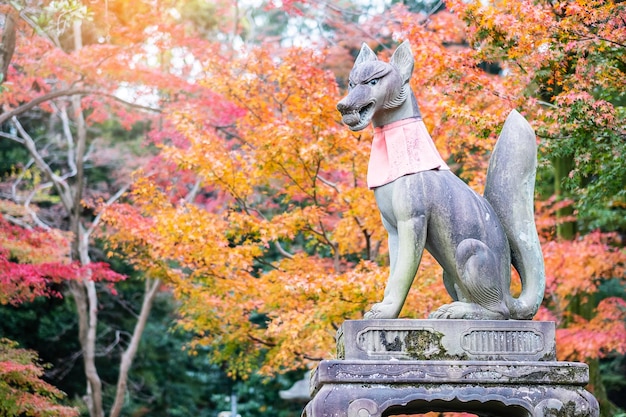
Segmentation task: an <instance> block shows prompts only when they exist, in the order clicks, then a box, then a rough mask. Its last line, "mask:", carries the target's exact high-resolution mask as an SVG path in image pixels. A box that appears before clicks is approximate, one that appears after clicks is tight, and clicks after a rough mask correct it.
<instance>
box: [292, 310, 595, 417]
mask: <svg viewBox="0 0 626 417" xmlns="http://www.w3.org/2000/svg"><path fill="white" fill-rule="evenodd" d="M554 333H555V330H554V324H553V323H546V322H526V321H525V322H518V321H484V320H477V321H472V320H397V319H394V320H354V321H346V322H345V323H344V324H343V325H342V326H341V328H340V330H339V332H338V340H337V345H338V348H339V349H338V357H339V359H333V360H324V361H322V362H320V364H319V365H318V367H317V369H316V370H315V372H314V373H313V375H312V377H311V394H312V400H311V401H310V402H309V403H308V404H307V406H306V408H305V410H304V411H303V414H302V415H303V416H304V417H331V416H332V417H383V416H391V415H397V414H420V413H426V412H429V411H440V412H444V411H464V412H470V413H474V414H476V415H482V416H496V415H498V416H513V417H516V416H519V417H521V416H524V417H526V416H532V417H535V416H536V417H539V416H541V417H543V416H556V417H565V416H571V417H574V416H575V417H597V416H598V415H599V411H598V410H599V408H598V403H597V401H596V399H595V398H594V397H593V395H591V394H590V393H589V392H587V391H586V390H585V389H584V386H585V385H586V384H587V383H588V380H589V371H588V367H587V365H585V364H583V363H574V362H558V361H556V360H555V359H554V350H555V349H554V348H555V343H554Z"/></svg>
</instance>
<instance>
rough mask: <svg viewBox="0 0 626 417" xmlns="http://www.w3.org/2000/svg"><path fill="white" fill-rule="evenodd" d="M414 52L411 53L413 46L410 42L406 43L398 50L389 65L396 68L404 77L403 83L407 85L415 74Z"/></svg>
mask: <svg viewBox="0 0 626 417" xmlns="http://www.w3.org/2000/svg"><path fill="white" fill-rule="evenodd" d="M414 62H415V60H414V59H413V52H411V45H410V44H409V41H404V42H402V43H401V44H400V46H398V48H396V50H395V52H394V53H393V56H392V57H391V60H390V61H389V63H390V64H391V65H393V66H394V67H396V68H397V69H398V71H399V72H400V76H401V77H402V82H404V83H406V82H408V81H409V79H410V78H411V74H412V73H413V63H414Z"/></svg>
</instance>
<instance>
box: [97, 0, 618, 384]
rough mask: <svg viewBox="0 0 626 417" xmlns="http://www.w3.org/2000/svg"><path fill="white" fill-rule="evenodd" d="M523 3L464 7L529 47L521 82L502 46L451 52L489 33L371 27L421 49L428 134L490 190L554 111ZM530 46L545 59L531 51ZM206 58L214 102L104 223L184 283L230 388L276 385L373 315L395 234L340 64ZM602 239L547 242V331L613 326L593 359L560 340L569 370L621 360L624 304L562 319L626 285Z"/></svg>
mask: <svg viewBox="0 0 626 417" xmlns="http://www.w3.org/2000/svg"><path fill="white" fill-rule="evenodd" d="M499 3H500V2H499ZM509 3H511V4H509ZM513 3H514V2H506V4H507V5H508V6H510V7H511V8H512V11H509V12H508V13H502V11H498V10H495V9H492V8H481V7H480V6H479V3H476V5H474V3H472V4H471V5H467V4H465V3H463V2H452V3H451V5H452V6H454V9H455V11H456V12H458V13H460V14H462V13H467V14H468V15H469V16H471V17H472V18H473V19H475V20H476V21H478V22H479V24H480V25H483V26H484V27H485V28H487V29H489V31H490V32H489V33H498V34H499V36H501V37H502V39H501V41H502V42H512V38H513V37H514V36H515V35H519V37H518V38H519V39H518V40H517V41H518V42H519V45H518V46H519V48H518V49H516V48H512V49H511V48H509V49H508V50H507V58H508V59H510V60H513V61H514V62H513V61H511V62H508V63H504V64H503V65H504V69H505V70H507V71H508V72H509V74H511V76H507V77H496V76H493V75H489V74H487V73H485V72H484V71H482V70H481V69H480V68H479V64H480V63H481V62H482V61H483V60H484V59H485V57H487V56H490V57H491V56H492V55H490V54H488V53H487V52H489V53H493V52H494V51H493V50H489V51H485V50H481V49H472V48H466V47H462V46H459V47H456V48H448V47H445V45H444V44H445V43H446V42H460V41H461V40H463V39H465V38H464V37H465V36H470V37H472V36H478V35H479V34H478V32H472V30H470V31H469V32H467V33H465V34H464V33H463V31H462V25H461V23H460V20H459V19H458V18H457V17H456V16H455V15H452V14H449V13H441V14H437V15H436V16H432V19H431V20H429V21H424V20H423V19H418V18H416V16H415V15H412V14H410V13H408V12H407V11H406V10H405V9H404V8H402V7H401V6H397V7H394V8H393V9H392V10H391V11H390V12H389V14H388V15H385V16H384V17H378V18H377V19H374V20H375V21H376V25H375V26H376V28H377V30H378V31H379V33H381V34H383V35H384V34H387V35H389V34H393V37H394V40H404V39H408V40H410V41H411V44H412V49H413V53H414V55H415V58H416V69H415V72H414V76H413V79H412V86H413V88H414V90H415V91H416V95H417V99H418V101H419V103H420V106H421V110H422V113H423V115H424V119H425V121H426V123H427V126H428V128H429V130H430V131H431V134H432V136H433V138H434V140H435V141H436V143H437V145H438V148H439V149H440V151H441V153H442V155H443V156H444V158H446V159H447V160H448V161H449V162H450V164H451V166H452V167H453V168H454V169H455V170H456V171H457V172H458V173H459V174H460V175H461V176H462V177H463V178H464V179H466V180H467V181H469V182H470V184H471V185H472V186H474V187H475V188H476V189H477V190H478V191H481V188H482V186H483V184H484V174H485V168H486V161H487V156H488V154H489V152H490V150H491V148H492V146H493V144H494V143H495V140H496V137H497V133H498V128H499V126H501V125H502V122H503V120H504V119H505V117H506V116H507V114H508V113H509V111H510V110H511V109H512V108H516V107H519V106H522V105H524V106H526V105H529V106H531V107H524V109H527V110H528V113H529V114H530V115H532V114H540V113H541V112H539V111H537V109H536V108H535V107H532V105H533V103H534V102H533V100H532V99H529V98H528V97H527V96H526V94H527V88H528V86H529V85H530V84H531V80H532V76H533V69H534V68H535V67H536V66H537V65H538V63H539V62H540V61H541V59H542V54H543V52H541V51H542V49H541V48H540V47H541V45H542V44H543V43H542V41H541V39H542V37H545V36H547V34H548V31H549V30H550V28H549V27H548V28H543V27H542V26H541V25H539V24H538V22H541V21H543V19H547V11H546V10H545V9H543V8H542V7H540V6H537V7H533V6H531V5H530V3H528V2H520V5H519V6H515V5H514V4H513ZM513 12H519V13H521V14H523V15H524V16H525V17H527V18H528V19H529V20H528V21H525V22H524V23H522V20H521V19H519V20H517V19H515V18H513V17H511V16H514V15H515V14H514V13H513ZM374 20H373V21H374ZM527 22H532V23H533V25H531V26H530V27H527ZM368 25H373V23H372V22H366V23H365V24H364V25H363V26H364V30H366V29H367V26H368ZM493 36H495V35H493ZM470 39H471V38H470ZM516 39H517V38H516ZM516 45H517V44H516ZM531 47H532V48H534V49H535V50H537V51H538V52H537V53H534V54H527V53H525V52H524V51H526V52H527V51H528V49H529V48H531ZM538 48H539V49H538ZM206 50H207V51H208V52H206V54H205V55H201V54H200V55H198V56H199V57H207V58H206V59H202V62H203V63H204V65H205V73H206V76H205V77H204V78H203V79H202V80H200V83H199V86H196V87H194V88H198V89H199V90H202V91H203V94H205V95H206V96H205V97H209V98H207V99H206V100H204V101H200V100H197V101H189V102H183V103H176V104H172V105H170V106H169V107H168V109H167V111H166V112H165V119H164V121H163V122H164V123H163V130H162V132H161V135H160V137H159V138H157V139H155V143H156V144H157V146H158V147H159V149H160V150H161V154H160V158H161V159H159V164H160V165H158V167H160V168H161V170H160V171H159V169H158V168H157V169H152V170H147V171H145V173H140V174H139V175H138V177H139V180H138V181H137V183H136V185H135V188H134V191H133V194H132V201H131V203H130V204H120V205H117V206H115V207H114V209H113V210H110V211H108V212H107V214H106V219H107V221H108V222H109V224H110V225H111V226H112V227H113V228H115V229H116V230H117V234H116V236H115V240H114V245H116V247H119V248H122V249H123V250H124V252H125V253H127V254H129V255H130V256H131V257H132V259H133V262H135V263H136V265H137V266H138V267H141V268H143V269H146V270H148V271H149V273H150V274H152V275H155V276H159V277H163V278H165V279H166V280H167V282H169V283H170V284H171V285H172V286H173V288H174V291H175V293H176V294H177V296H178V297H179V298H180V300H181V318H180V324H181V325H182V326H183V327H184V328H185V329H188V330H190V331H193V332H195V333H196V334H197V338H196V339H195V341H194V344H195V345H210V346H213V347H215V349H213V350H212V352H213V353H212V355H213V357H212V359H213V360H215V361H217V362H220V363H225V364H226V365H227V366H228V367H229V371H230V372H231V374H232V375H233V376H245V375H246V374H248V373H250V372H251V371H252V370H253V369H254V368H255V367H256V366H257V360H259V359H263V363H262V369H263V371H265V372H267V373H271V372H278V371H281V370H286V369H294V368H297V367H300V366H302V365H305V364H307V363H308V362H309V361H311V360H318V359H321V358H327V357H330V356H332V351H333V344H334V341H333V337H334V332H335V330H336V328H337V326H338V325H339V324H341V322H342V321H343V320H345V319H351V318H352V319H354V318H361V313H362V311H363V310H364V309H365V308H367V307H369V305H370V304H371V303H372V302H373V301H374V300H376V299H378V298H380V295H381V293H382V284H383V283H384V281H385V276H386V274H387V267H386V254H387V249H386V236H385V232H384V230H383V228H382V224H381V222H380V218H379V214H378V211H377V209H376V206H375V202H374V199H373V194H372V192H371V191H369V190H367V189H366V186H365V183H364V180H365V175H366V169H367V159H368V154H369V146H370V140H371V136H370V135H371V133H370V132H369V131H364V132H362V133H358V134H357V133H351V132H349V131H348V129H346V128H345V127H343V126H341V125H340V123H339V117H338V113H337V112H336V110H335V104H336V102H337V101H338V99H339V98H340V96H341V93H340V91H339V89H338V87H337V83H336V80H335V77H334V76H333V74H331V73H329V72H328V71H325V70H324V69H323V68H324V65H326V64H327V63H328V60H327V59H326V58H327V56H328V55H327V53H331V54H340V53H343V52H341V51H339V52H338V51H337V48H329V49H325V48H324V47H319V48H317V49H315V50H314V48H288V49H277V48H274V47H273V46H272V45H270V44H264V45H261V46H259V47H243V48H242V50H241V51H240V54H239V55H237V56H235V55H234V54H233V53H232V51H228V53H224V51H223V50H221V49H220V48H218V47H215V46H207V47H206ZM344 52H345V48H344ZM209 55H210V57H209ZM208 91H210V92H211V93H212V95H209V93H208ZM548 119H549V118H545V119H542V120H543V122H544V123H547V121H548ZM173 168H176V169H173ZM538 224H539V225H543V224H548V222H547V221H546V220H545V218H539V220H538ZM604 238H605V237H604V236H602V235H599V234H592V235H590V236H588V237H583V238H581V239H580V240H578V241H574V242H557V241H553V240H547V241H546V242H545V245H544V254H545V257H546V269H547V274H548V279H549V282H548V296H547V299H546V305H547V306H548V307H550V308H551V310H550V311H548V310H545V309H544V310H542V312H541V314H540V316H539V317H540V318H546V317H548V315H550V318H552V319H555V320H557V321H559V322H560V323H561V324H562V325H567V326H568V329H571V330H567V332H570V331H571V332H573V333H572V334H581V332H582V333H584V332H587V331H589V332H599V331H601V329H602V327H601V325H605V326H608V327H606V328H607V329H609V330H610V331H607V333H605V334H606V335H609V336H610V337H597V338H595V341H597V342H598V343H596V344H594V345H593V346H590V347H584V346H582V345H580V346H578V345H576V343H575V342H576V340H575V338H570V339H568V337H567V334H568V333H567V332H563V331H559V344H560V345H562V346H563V347H562V350H561V351H560V352H559V355H561V357H566V356H567V357H571V356H573V355H574V354H577V355H596V356H597V355H600V354H604V353H606V352H608V351H610V350H617V351H623V349H624V344H623V343H622V341H623V334H624V329H623V325H622V326H621V327H620V325H619V323H620V318H623V315H620V314H623V310H620V309H621V308H622V306H623V305H622V304H621V303H620V302H619V301H618V300H613V299H607V300H605V301H602V302H601V303H600V304H599V305H598V307H597V309H596V313H595V314H594V315H593V317H589V318H588V319H587V321H582V319H581V318H576V319H575V320H574V319H572V318H570V317H564V316H562V315H559V314H560V313H559V312H561V311H563V309H564V308H565V307H566V305H567V303H568V302H570V301H571V298H572V296H573V295H581V296H582V295H584V294H590V293H593V292H595V291H596V290H597V286H598V284H599V282H600V280H604V279H609V278H611V277H618V278H619V277H623V265H624V260H623V256H624V254H623V252H619V251H616V250H613V249H611V247H610V246H608V245H607V244H606V243H603V239H604ZM601 260H602V261H603V262H600V261H601ZM607 260H609V261H608V262H607ZM440 275H441V273H440V269H439V267H438V266H437V265H436V263H435V262H434V260H433V259H432V258H431V257H425V258H424V259H423V260H422V265H421V266H420V271H419V272H418V277H417V279H416V282H415V284H414V288H413V290H412V291H411V292H410V295H409V300H408V301H407V305H406V306H405V309H404V310H403V316H405V317H418V318H424V317H425V316H426V315H427V313H428V312H430V311H431V310H433V309H434V308H435V307H436V306H438V305H440V304H443V303H445V302H447V301H448V296H447V295H446V292H445V290H444V288H443V284H442V282H441V278H440ZM568 323H569V324H568ZM584 334H587V333H584ZM590 334H591V333H590ZM593 334H595V333H593ZM609 339H610V340H609ZM615 341H617V342H615Z"/></svg>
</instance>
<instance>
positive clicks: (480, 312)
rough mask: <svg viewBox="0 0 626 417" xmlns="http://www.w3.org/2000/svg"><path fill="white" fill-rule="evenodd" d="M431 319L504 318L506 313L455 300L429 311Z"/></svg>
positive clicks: (506, 316)
mask: <svg viewBox="0 0 626 417" xmlns="http://www.w3.org/2000/svg"><path fill="white" fill-rule="evenodd" d="M428 318H431V319H467V320H506V319H508V318H509V316H508V315H507V314H504V313H501V312H496V311H491V310H487V309H486V308H484V307H482V306H480V305H478V304H474V303H464V302H462V301H455V302H453V303H450V304H446V305H443V306H441V307H439V308H438V309H437V310H435V311H433V312H432V313H430V315H429V316H428Z"/></svg>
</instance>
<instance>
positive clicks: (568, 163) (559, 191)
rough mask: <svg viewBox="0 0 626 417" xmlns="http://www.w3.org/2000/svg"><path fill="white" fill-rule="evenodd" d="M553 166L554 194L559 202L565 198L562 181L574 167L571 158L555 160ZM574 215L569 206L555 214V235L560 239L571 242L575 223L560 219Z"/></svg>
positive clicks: (572, 208) (574, 232)
mask: <svg viewBox="0 0 626 417" xmlns="http://www.w3.org/2000/svg"><path fill="white" fill-rule="evenodd" d="M553 166H554V193H555V195H556V198H557V201H561V200H563V199H564V198H566V197H567V194H566V193H565V191H564V190H563V181H564V180H565V179H566V178H567V177H568V176H569V173H570V172H571V171H572V169H573V167H574V160H573V158H572V157H565V158H557V159H555V160H554V161H553ZM573 214H574V207H572V206H571V205H569V206H567V207H563V208H561V209H559V210H557V212H556V220H557V225H556V235H557V237H559V238H561V239H566V240H572V239H574V235H575V234H576V223H575V222H572V221H566V222H563V221H562V220H561V219H563V218H567V217H570V216H572V215H573Z"/></svg>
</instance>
